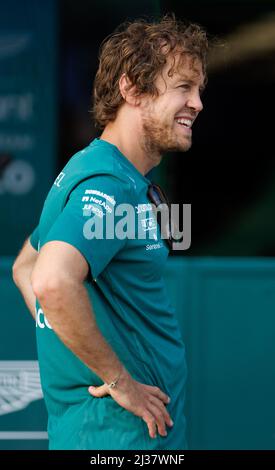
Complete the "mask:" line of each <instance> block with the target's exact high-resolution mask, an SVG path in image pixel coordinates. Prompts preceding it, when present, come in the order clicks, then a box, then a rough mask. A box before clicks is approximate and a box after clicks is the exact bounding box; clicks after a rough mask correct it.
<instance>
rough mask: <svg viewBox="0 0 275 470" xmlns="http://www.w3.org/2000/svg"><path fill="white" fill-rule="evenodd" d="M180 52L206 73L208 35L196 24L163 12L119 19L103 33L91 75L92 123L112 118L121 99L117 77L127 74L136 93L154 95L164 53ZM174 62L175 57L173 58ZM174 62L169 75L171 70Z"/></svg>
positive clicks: (99, 126) (100, 127) (162, 64)
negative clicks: (150, 16)
mask: <svg viewBox="0 0 275 470" xmlns="http://www.w3.org/2000/svg"><path fill="white" fill-rule="evenodd" d="M172 52H173V53H174V54H175V53H180V55H181V57H182V58H184V56H186V54H188V55H189V56H190V57H192V59H193V63H194V61H195V60H196V59H199V60H200V61H201V63H202V67H203V72H204V75H205V76H206V59H207V53H208V39H207V35H206V32H205V31H204V29H203V28H202V27H201V26H199V25H198V24H193V23H189V22H185V21H181V20H178V19H176V18H175V15H174V14H173V13H172V14H169V15H165V16H164V17H163V18H161V19H160V20H159V21H155V22H148V21H147V20H145V19H139V20H135V21H133V22H125V23H122V24H121V25H120V26H118V28H116V30H115V31H114V33H112V34H110V35H109V36H107V37H106V38H105V39H104V41H103V42H102V44H101V46H100V49H99V67H98V70H97V73H96V76H95V81H94V91H93V108H92V113H93V117H94V122H95V125H96V127H98V128H99V129H104V127H105V126H106V125H107V124H108V122H110V121H114V120H115V118H116V114H117V111H118V109H119V107H120V106H121V105H122V104H123V102H124V99H123V97H122V96H121V94H120V89H119V79H120V77H121V75H122V74H123V73H125V74H126V75H127V77H128V78H129V80H130V82H131V84H132V85H135V87H136V93H137V94H145V93H146V94H149V95H151V96H158V89H157V87H156V85H155V80H156V78H157V76H158V74H159V73H161V71H162V69H163V67H164V66H165V64H166V60H167V56H168V55H169V54H171V53H172ZM174 65H175V60H174ZM174 65H173V66H172V69H170V70H169V75H172V74H173V72H174V68H173V67H174Z"/></svg>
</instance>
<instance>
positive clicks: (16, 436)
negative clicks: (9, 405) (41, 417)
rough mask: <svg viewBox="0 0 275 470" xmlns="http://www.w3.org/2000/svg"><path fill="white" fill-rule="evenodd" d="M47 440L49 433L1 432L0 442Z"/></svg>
mask: <svg viewBox="0 0 275 470" xmlns="http://www.w3.org/2000/svg"><path fill="white" fill-rule="evenodd" d="M1 439H2V440H11V441H12V440H18V441H21V440H28V439H29V440H34V439H35V440H36V439H39V440H47V439H48V433H47V432H39V431H37V432H36V431H34V432H32V431H24V432H17V431H7V432H0V440H1Z"/></svg>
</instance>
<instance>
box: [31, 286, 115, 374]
mask: <svg viewBox="0 0 275 470" xmlns="http://www.w3.org/2000/svg"><path fill="white" fill-rule="evenodd" d="M38 298H39V303H40V305H41V307H42V309H43V312H44V314H45V315H46V317H47V320H48V321H49V322H50V324H51V326H52V328H53V330H54V331H55V332H56V334H57V335H58V336H59V338H60V339H61V341H62V342H63V343H64V344H65V345H66V346H67V347H68V348H69V349H70V350H71V351H73V353H74V354H76V356H78V357H79V358H80V359H81V360H82V361H83V362H84V363H85V364H86V365H87V366H88V367H89V368H90V369H92V370H93V371H94V372H95V373H96V374H97V375H98V376H99V377H100V378H101V379H102V380H103V381H104V382H106V383H109V382H111V381H112V380H114V379H115V378H116V376H117V375H119V373H120V372H121V370H122V364H121V362H120V361H119V359H118V357H117V356H116V354H115V352H114V351H113V350H112V349H111V347H110V345H109V344H108V343H107V341H106V340H105V338H104V337H103V335H102V334H101V332H100V330H99V329H98V327H97V324H96V321H95V317H94V313H93V311H92V308H91V304H90V300H89V297H88V293H87V290H86V288H85V286H84V285H83V284H81V283H79V284H76V283H72V284H71V285H68V284H67V285H66V287H65V286H63V287H61V286H60V288H59V289H58V290H57V289H52V290H48V291H47V290H46V291H44V293H43V292H42V294H41V295H39V294H38Z"/></svg>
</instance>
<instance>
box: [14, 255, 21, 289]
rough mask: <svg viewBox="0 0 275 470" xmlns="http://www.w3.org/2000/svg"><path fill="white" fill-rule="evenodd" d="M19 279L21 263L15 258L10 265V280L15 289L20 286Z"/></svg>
mask: <svg viewBox="0 0 275 470" xmlns="http://www.w3.org/2000/svg"><path fill="white" fill-rule="evenodd" d="M21 277H22V266H21V263H20V262H18V258H17V259H16V260H15V262H14V263H13V265H12V279H13V282H14V283H15V285H16V286H17V287H18V286H19V284H20V279H21Z"/></svg>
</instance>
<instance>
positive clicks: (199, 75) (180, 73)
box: [165, 54, 205, 85]
mask: <svg viewBox="0 0 275 470" xmlns="http://www.w3.org/2000/svg"><path fill="white" fill-rule="evenodd" d="M165 72H166V73H165V75H166V77H165V78H166V79H168V80H169V81H172V82H173V83H174V82H177V81H179V80H188V81H192V82H200V83H201V85H203V83H204V82H205V76H204V73H203V68H202V63H201V61H200V60H199V59H198V58H197V57H191V56H190V55H188V54H180V55H178V56H176V57H169V58H168V60H167V63H166V67H165Z"/></svg>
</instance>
